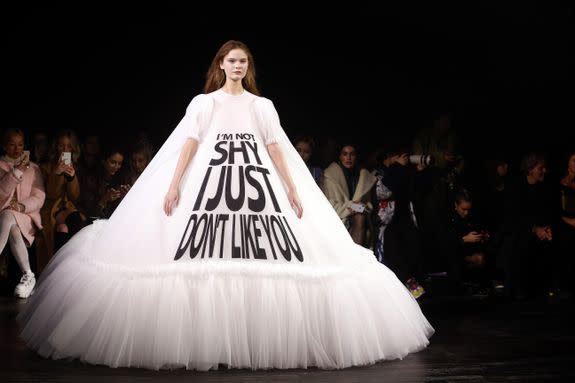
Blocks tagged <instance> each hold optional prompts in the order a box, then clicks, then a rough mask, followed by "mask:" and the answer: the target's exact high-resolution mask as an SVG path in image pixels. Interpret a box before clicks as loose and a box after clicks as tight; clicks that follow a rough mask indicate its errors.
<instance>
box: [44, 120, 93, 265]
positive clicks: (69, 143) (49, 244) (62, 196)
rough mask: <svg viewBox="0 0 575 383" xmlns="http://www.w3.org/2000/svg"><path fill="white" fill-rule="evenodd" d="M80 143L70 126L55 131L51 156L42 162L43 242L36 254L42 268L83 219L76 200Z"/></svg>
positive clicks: (78, 188) (78, 191)
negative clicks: (66, 128)
mask: <svg viewBox="0 0 575 383" xmlns="http://www.w3.org/2000/svg"><path fill="white" fill-rule="evenodd" d="M79 156H80V147H79V145H78V139H77V137H76V134H75V133H74V132H73V131H71V130H63V131H60V132H58V133H57V135H56V137H55V139H54V141H53V143H52V147H51V150H50V156H49V157H50V160H49V161H48V162H46V163H44V164H42V165H41V170H42V174H43V177H44V180H45V182H46V203H45V204H44V207H43V208H42V213H41V214H42V222H43V225H44V243H45V246H42V248H41V251H39V254H38V257H37V258H38V267H39V271H41V270H42V269H43V268H44V266H45V265H46V264H47V263H48V261H49V260H50V258H51V257H52V255H53V254H54V252H55V251H56V250H58V249H59V248H60V247H61V246H62V245H63V244H64V243H66V242H67V241H68V239H70V238H71V237H72V236H73V235H74V234H75V233H77V232H78V231H79V230H80V229H81V228H82V227H83V226H84V222H85V217H84V216H83V215H82V214H80V213H79V212H78V209H77V207H76V203H77V201H78V198H79V197H80V183H79V181H78V177H77V174H76V169H77V162H78V158H79Z"/></svg>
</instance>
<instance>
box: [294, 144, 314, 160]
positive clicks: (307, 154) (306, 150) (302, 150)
mask: <svg viewBox="0 0 575 383" xmlns="http://www.w3.org/2000/svg"><path fill="white" fill-rule="evenodd" d="M295 149H296V150H297V152H298V153H299V155H300V156H301V158H302V159H303V161H304V162H308V161H309V160H310V158H311V145H310V144H308V143H307V142H304V141H300V142H298V143H296V144H295Z"/></svg>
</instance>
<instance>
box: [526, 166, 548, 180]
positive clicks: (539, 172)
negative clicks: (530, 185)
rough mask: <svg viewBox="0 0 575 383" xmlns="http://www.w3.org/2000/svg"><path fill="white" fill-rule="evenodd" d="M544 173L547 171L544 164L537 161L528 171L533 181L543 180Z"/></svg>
mask: <svg viewBox="0 0 575 383" xmlns="http://www.w3.org/2000/svg"><path fill="white" fill-rule="evenodd" d="M545 173H547V168H546V167H545V164H542V163H539V164H537V165H535V167H534V168H533V169H531V171H530V172H529V175H530V176H531V178H532V179H533V180H535V182H543V181H544V180H545Z"/></svg>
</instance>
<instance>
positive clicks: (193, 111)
mask: <svg viewBox="0 0 575 383" xmlns="http://www.w3.org/2000/svg"><path fill="white" fill-rule="evenodd" d="M209 115H210V105H209V97H208V96H206V95H205V94H198V95H197V96H195V97H194V98H193V99H192V101H191V102H190V104H189V105H188V107H187V108H186V114H185V116H184V118H182V121H181V122H180V124H183V125H184V132H185V133H184V134H185V136H186V138H193V139H195V140H196V141H198V142H202V139H203V138H204V135H205V132H206V130H207V129H206V125H207V124H208V122H209Z"/></svg>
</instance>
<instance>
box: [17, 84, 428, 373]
mask: <svg viewBox="0 0 575 383" xmlns="http://www.w3.org/2000/svg"><path fill="white" fill-rule="evenodd" d="M187 137H193V138H195V139H196V140H198V142H199V143H200V144H199V147H198V151H197V153H196V155H195V157H194V158H193V159H192V161H191V162H190V164H189V166H188V168H187V171H186V173H185V174H184V177H183V179H182V182H181V188H180V190H181V193H180V202H179V206H178V207H177V208H176V210H175V212H174V213H173V215H172V216H169V217H168V216H166V215H165V214H164V212H163V209H162V206H163V200H164V196H165V193H166V191H167V188H168V185H169V183H170V181H171V178H172V176H173V173H174V169H175V167H176V163H177V161H178V158H179V154H180V150H181V147H182V144H183V142H184V141H185V139H186V138H187ZM274 142H277V143H279V145H280V146H281V149H282V152H283V154H284V158H285V161H286V163H287V165H288V168H289V171H290V174H291V176H292V178H293V180H294V182H295V184H296V185H297V188H298V194H299V196H300V199H301V201H302V205H303V207H304V214H303V217H302V218H301V219H298V218H297V217H296V214H295V212H294V211H293V210H292V208H291V207H290V204H289V202H288V199H287V195H286V192H285V190H286V189H285V186H284V184H283V182H282V181H281V179H280V177H279V175H278V173H277V171H276V169H275V167H274V164H273V162H272V161H271V159H270V157H269V155H268V152H267V150H266V144H270V143H274ZM18 320H19V322H20V324H21V327H22V332H21V336H22V338H23V339H24V340H25V342H26V343H27V344H28V346H29V347H31V348H32V349H34V350H36V351H37V352H38V353H39V354H41V355H43V356H45V357H52V358H56V359H57V358H78V359H80V360H82V361H84V362H88V363H92V364H104V365H108V366H111V367H120V366H131V367H145V368H149V369H160V368H176V367H186V368H188V369H197V370H208V369H215V368H218V366H220V367H221V366H222V365H225V366H226V367H228V368H232V367H233V368H250V369H267V368H281V369H284V368H306V367H312V366H316V367H319V368H324V369H332V368H343V367H348V366H353V365H365V364H371V363H374V362H376V361H379V360H383V359H396V358H403V357H404V356H406V355H407V354H408V353H410V352H415V351H418V350H420V349H422V348H424V347H425V346H427V345H428V343H429V341H428V338H429V337H430V336H431V335H432V334H433V331H434V330H433V328H432V326H431V325H430V324H429V322H428V321H427V319H426V318H425V316H424V315H423V313H422V312H421V310H420V307H419V305H418V304H417V302H416V300H415V299H414V298H413V297H412V295H411V294H410V293H409V291H408V290H407V289H406V287H405V286H404V285H403V284H402V283H401V282H400V281H399V280H398V279H397V277H396V276H395V274H394V273H393V272H391V271H390V270H389V269H388V268H386V267H385V266H383V265H382V264H380V263H379V262H377V260H376V259H375V257H374V255H373V253H372V252H371V251H369V250H367V249H365V248H363V247H361V246H358V245H356V244H355V243H354V242H353V241H352V239H351V237H350V235H349V234H348V232H347V231H346V229H345V227H344V225H343V224H342V222H341V220H340V219H339V218H338V216H337V215H336V213H335V212H334V209H333V208H332V206H331V205H330V203H329V201H327V200H326V198H325V197H324V195H323V193H322V192H321V190H320V189H319V188H318V187H317V186H316V183H315V181H314V180H313V178H312V176H311V174H310V173H309V171H308V169H307V167H306V166H305V164H304V163H303V161H302V160H301V158H300V156H299V155H298V153H297V152H296V151H295V149H294V148H293V146H292V145H291V144H290V141H289V139H288V137H287V136H286V134H285V133H284V131H283V129H282V128H281V126H280V123H279V119H278V115H277V112H276V110H275V108H274V106H273V104H272V103H271V102H270V101H269V100H268V99H265V98H262V97H257V96H255V95H253V94H251V93H249V92H247V91H244V92H243V93H242V94H241V95H239V96H232V95H229V94H227V93H225V92H224V91H222V90H218V91H215V92H212V93H210V94H205V95H198V96H196V97H195V98H194V99H193V100H192V102H191V103H190V106H189V107H188V109H187V111H186V115H185V116H184V118H183V119H182V120H181V122H180V123H179V124H178V126H177V127H176V129H174V131H173V132H172V134H171V135H170V137H169V138H168V139H167V141H166V142H165V143H164V145H163V146H162V148H161V149H160V150H159V151H158V153H157V154H156V156H155V157H154V159H153V160H152V161H151V162H150V164H149V165H148V167H147V168H146V170H145V171H144V173H143V174H142V175H141V176H140V178H139V179H138V181H137V182H136V183H135V184H134V186H133V187H132V189H131V190H130V192H129V193H128V194H127V195H126V197H125V198H124V199H123V201H122V203H121V204H120V205H119V207H118V208H117V210H116V211H115V213H114V214H113V215H112V216H111V217H110V219H109V220H99V221H96V222H94V223H93V224H92V225H89V226H87V227H85V228H84V229H82V230H81V231H80V232H78V233H77V234H76V235H75V236H74V237H73V238H71V239H70V241H69V242H68V243H67V244H66V245H65V246H63V247H62V248H61V249H60V250H59V251H58V252H57V253H56V255H55V256H54V257H53V259H52V261H51V262H50V264H49V265H48V266H47V268H46V269H45V270H44V272H43V274H42V275H41V278H40V280H39V283H38V286H37V290H36V292H35V294H34V295H33V296H32V297H31V298H30V299H29V300H28V302H27V303H26V304H25V305H24V307H23V309H22V311H21V313H20V314H19V315H18Z"/></svg>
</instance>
